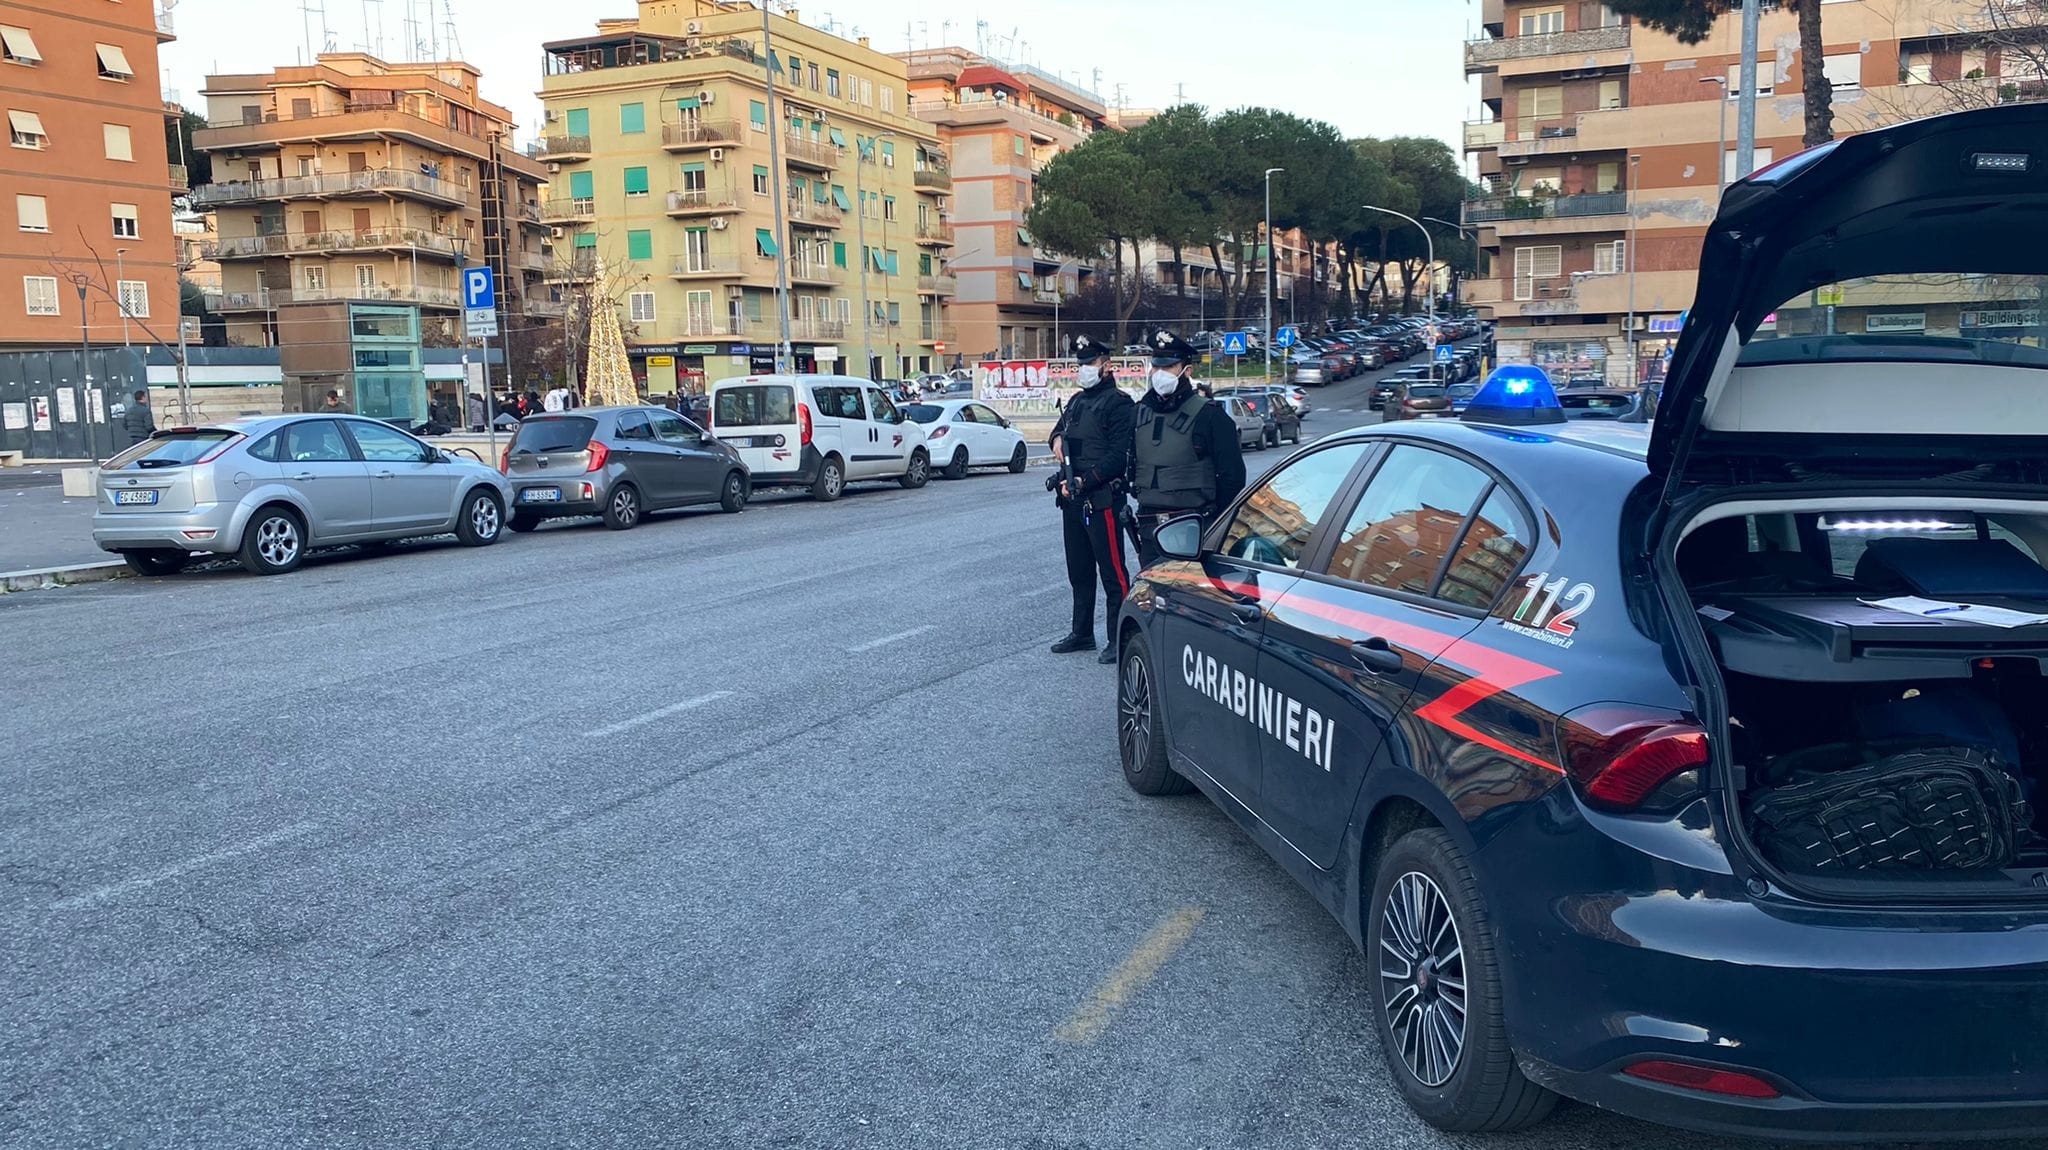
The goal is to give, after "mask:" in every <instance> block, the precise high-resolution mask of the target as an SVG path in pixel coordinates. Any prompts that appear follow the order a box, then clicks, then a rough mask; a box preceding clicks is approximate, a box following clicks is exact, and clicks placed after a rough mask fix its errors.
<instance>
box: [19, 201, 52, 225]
mask: <svg viewBox="0 0 2048 1150" xmlns="http://www.w3.org/2000/svg"><path fill="white" fill-rule="evenodd" d="M14 223H15V226H16V227H18V228H20V229H21V230H22V231H25V232H47V231H49V230H50V201H48V200H46V199H44V198H43V197H41V196H22V195H17V196H15V197H14Z"/></svg>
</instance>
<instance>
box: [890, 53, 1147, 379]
mask: <svg viewBox="0 0 2048 1150" xmlns="http://www.w3.org/2000/svg"><path fill="white" fill-rule="evenodd" d="M900 58H901V59H902V60H903V62H904V64H905V65H906V67H907V68H908V70H909V74H910V93H911V101H912V102H911V111H912V112H914V113H915V114H916V115H918V116H919V117H921V118H923V119H926V120H929V121H931V122H932V123H933V124H936V125H937V126H938V130H939V137H940V139H941V140H942V141H943V142H944V144H945V146H946V150H947V151H948V152H949V153H950V154H951V156H952V174H951V181H952V183H951V190H952V202H951V218H950V219H941V220H939V221H938V222H937V226H938V227H939V228H940V229H941V232H942V238H948V239H950V242H951V245H952V247H951V250H950V251H948V250H946V249H944V248H939V249H938V250H935V251H933V252H931V253H921V257H922V256H923V255H924V254H929V255H930V256H931V257H932V258H933V260H934V263H935V266H936V267H937V268H938V269H939V273H940V274H948V273H950V274H951V275H952V276H954V277H955V278H957V280H958V282H959V294H958V296H957V297H956V300H955V302H954V304H953V314H954V318H955V322H956V323H957V325H958V327H959V345H960V349H961V350H962V351H963V352H965V353H966V354H968V355H969V356H982V355H995V356H1001V357H1004V358H1008V357H1013V356H1018V357H1031V358H1044V357H1047V356H1053V355H1058V354H1060V352H1059V351H1057V350H1056V348H1055V345H1056V343H1057V342H1058V340H1057V338H1056V335H1057V334H1060V333H1057V332H1056V327H1057V324H1056V320H1057V315H1058V308H1059V305H1060V303H1061V302H1062V301H1064V299H1065V298H1066V297H1067V296H1070V295H1072V294H1074V292H1075V291H1077V290H1078V289H1079V287H1080V284H1081V283H1082V282H1083V280H1084V279H1085V278H1086V277H1088V276H1091V275H1093V274H1094V272H1095V269H1094V268H1093V267H1091V266H1089V265H1086V264H1078V263H1075V262H1073V261H1068V260H1062V259H1061V258H1060V257H1059V256H1057V255H1055V254H1053V253H1051V252H1047V251H1044V250H1042V249H1040V248H1039V247H1038V246H1037V242H1036V240H1035V239H1034V238H1033V236H1032V235H1031V229H1030V227H1029V226H1028V225H1027V224H1026V222H1025V215H1026V213H1027V212H1029V211H1030V209H1031V198H1032V194H1033V189H1034V180H1035V178H1036V176H1037V174H1038V172H1039V170H1040V169H1041V168H1043V167H1044V166H1045V165H1046V163H1047V162H1048V161H1050V160H1051V159H1052V158H1053V157H1054V156H1056V155H1058V154H1059V153H1061V152H1063V151H1065V150H1067V149H1068V148H1072V147H1075V146H1077V145H1078V144H1080V143H1081V142H1082V141H1083V140H1085V139H1087V138H1088V137H1089V136H1090V135H1091V134H1093V133H1095V132H1098V131H1101V130H1102V129H1103V128H1104V127H1105V125H1106V119H1105V117H1106V116H1107V115H1108V110H1109V109H1108V106H1107V105H1106V104H1104V102H1103V100H1102V97H1100V96H1098V95H1096V94H1095V93H1093V92H1090V91H1087V90H1086V89H1083V88H1081V87H1079V86H1077V85H1074V84H1070V83H1068V82H1066V81H1064V80H1061V79H1060V78H1059V77H1057V76H1053V75H1049V74H1048V73H1046V72H1043V71H1041V70H1039V69H1037V68H1033V67H1030V66H1027V65H1021V64H1005V63H1000V62H998V61H995V60H990V59H987V58H985V57H983V56H981V55H979V54H977V53H975V52H972V51H969V50H968V49H965V48H934V49H924V50H920V51H913V52H904V53H900ZM1098 334H1099V333H1098Z"/></svg>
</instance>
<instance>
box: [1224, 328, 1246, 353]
mask: <svg viewBox="0 0 2048 1150" xmlns="http://www.w3.org/2000/svg"><path fill="white" fill-rule="evenodd" d="M1249 350H1251V347H1250V343H1249V342H1248V341H1247V340H1246V339H1245V337H1244V333H1243V332H1241V331H1227V332H1224V333H1223V354H1224V355H1243V354H1244V353H1245V352H1247V351H1249Z"/></svg>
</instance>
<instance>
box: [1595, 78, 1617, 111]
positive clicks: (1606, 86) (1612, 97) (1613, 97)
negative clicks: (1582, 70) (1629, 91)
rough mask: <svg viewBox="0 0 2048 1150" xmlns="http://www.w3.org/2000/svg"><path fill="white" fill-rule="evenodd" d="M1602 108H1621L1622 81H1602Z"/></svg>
mask: <svg viewBox="0 0 2048 1150" xmlns="http://www.w3.org/2000/svg"><path fill="white" fill-rule="evenodd" d="M1600 106H1601V107H1602V108H1619V107H1621V81H1620V80H1602V81H1600Z"/></svg>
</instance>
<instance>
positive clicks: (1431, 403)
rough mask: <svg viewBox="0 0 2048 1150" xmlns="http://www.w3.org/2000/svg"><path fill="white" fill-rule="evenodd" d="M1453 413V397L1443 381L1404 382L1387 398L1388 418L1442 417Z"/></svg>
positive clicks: (1389, 419)
mask: <svg viewBox="0 0 2048 1150" xmlns="http://www.w3.org/2000/svg"><path fill="white" fill-rule="evenodd" d="M1450 414H1451V397H1450V394H1449V391H1448V389H1447V385H1445V384H1441V383H1404V384H1402V385H1400V386H1399V387H1397V388H1395V389H1394V394H1393V395H1391V396H1389V397H1388V398H1387V406H1386V420H1387V422H1389V423H1391V422H1393V421H1395V420H1398V419H1442V418H1444V417H1446V416H1448V415H1450Z"/></svg>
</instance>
